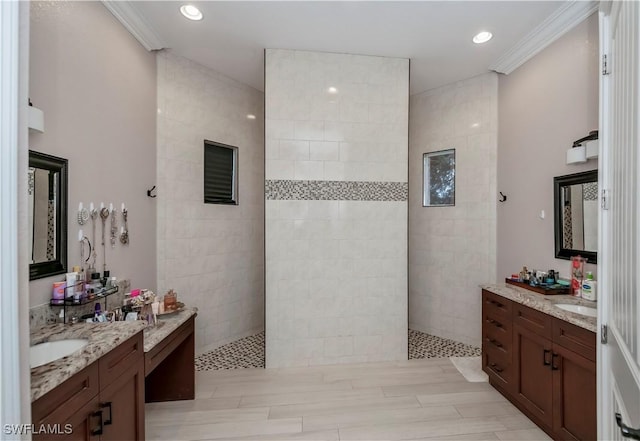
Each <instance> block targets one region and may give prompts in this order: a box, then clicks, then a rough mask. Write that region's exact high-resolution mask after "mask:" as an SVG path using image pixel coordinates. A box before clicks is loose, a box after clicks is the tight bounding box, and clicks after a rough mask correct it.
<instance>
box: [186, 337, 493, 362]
mask: <svg viewBox="0 0 640 441" xmlns="http://www.w3.org/2000/svg"><path fill="white" fill-rule="evenodd" d="M480 353H481V351H480V348H476V347H473V346H469V345H465V344H464V343H459V342H457V341H454V340H449V339H446V338H440V337H436V336H435V335H429V334H425V333H423V332H419V331H413V330H409V359H410V360H413V359H418V358H448V357H473V356H479V355H480ZM263 367H264V332H260V333H258V334H255V335H251V336H249V337H245V338H242V339H240V340H237V341H234V342H231V343H227V344H226V345H223V346H220V347H219V348H216V349H214V350H213V351H210V352H206V353H204V354H201V355H198V356H197V357H196V370H197V371H211V370H220V369H244V368H263Z"/></svg>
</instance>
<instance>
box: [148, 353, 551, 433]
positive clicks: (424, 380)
mask: <svg viewBox="0 0 640 441" xmlns="http://www.w3.org/2000/svg"><path fill="white" fill-rule="evenodd" d="M146 438H147V439H148V440H172V441H173V440H213V439H218V440H219V439H224V440H236V439H245V440H335V441H337V440H403V439H411V440H427V439H429V440H479V441H482V440H548V439H550V438H549V437H548V436H547V435H546V434H545V433H544V432H543V431H542V430H540V429H538V428H537V427H536V426H535V425H534V424H533V423H532V422H531V421H530V420H529V419H528V418H527V417H525V416H524V415H523V414H522V413H521V412H520V411H519V410H518V409H516V408H515V407H514V406H513V405H512V404H511V403H509V402H508V401H507V400H506V399H505V398H503V397H502V395H500V394H499V393H498V392H496V391H495V390H494V389H493V388H492V387H491V386H490V385H489V384H488V383H469V382H467V381H466V380H465V379H464V377H463V376H462V375H461V374H460V373H459V372H458V371H457V370H456V368H455V367H454V366H453V364H452V363H451V362H450V361H449V359H448V358H444V359H424V360H409V361H405V362H396V363H393V362H390V363H369V364H358V365H340V366H322V367H306V368H291V369H242V370H228V371H204V372H196V399H195V400H193V401H178V402H169V403H151V404H147V405H146Z"/></svg>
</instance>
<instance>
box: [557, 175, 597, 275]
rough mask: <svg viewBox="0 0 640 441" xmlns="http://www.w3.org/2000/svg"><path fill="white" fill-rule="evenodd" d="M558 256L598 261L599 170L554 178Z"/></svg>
mask: <svg viewBox="0 0 640 441" xmlns="http://www.w3.org/2000/svg"><path fill="white" fill-rule="evenodd" d="M553 192H554V229H555V243H556V258H558V259H567V260H569V259H570V258H571V256H577V255H580V256H582V257H586V258H587V263H598V170H591V171H587V172H582V173H575V174H572V175H566V176H556V177H555V178H553Z"/></svg>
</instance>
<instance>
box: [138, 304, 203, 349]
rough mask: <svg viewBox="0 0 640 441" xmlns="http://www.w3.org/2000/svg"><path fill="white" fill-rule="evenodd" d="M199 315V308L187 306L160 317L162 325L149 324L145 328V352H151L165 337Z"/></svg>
mask: <svg viewBox="0 0 640 441" xmlns="http://www.w3.org/2000/svg"><path fill="white" fill-rule="evenodd" d="M197 315H198V308H185V309H184V310H183V311H180V312H178V313H176V314H173V315H171V316H167V317H166V318H160V319H158V321H159V323H161V324H162V325H161V326H157V327H156V326H148V327H147V328H145V330H144V352H145V354H146V353H148V352H151V351H152V350H153V348H155V347H156V346H157V345H159V344H160V343H161V342H162V341H163V340H164V339H165V338H167V337H168V336H170V335H171V333H173V332H174V331H175V330H176V329H178V328H179V327H180V326H182V325H183V324H184V323H186V322H187V321H188V320H189V319H191V317H194V318H195V317H196V316H197Z"/></svg>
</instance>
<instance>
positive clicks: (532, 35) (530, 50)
mask: <svg viewBox="0 0 640 441" xmlns="http://www.w3.org/2000/svg"><path fill="white" fill-rule="evenodd" d="M598 5H599V2H598V1H581V0H572V1H567V2H566V3H565V4H564V5H562V6H560V8H558V9H557V10H556V11H555V12H554V13H553V14H551V15H550V16H549V17H547V19H546V20H545V21H543V22H542V23H540V24H539V25H538V26H536V27H535V28H534V29H533V30H532V31H531V32H529V33H528V34H527V35H526V36H525V37H524V38H523V39H522V40H520V41H519V42H518V43H516V45H515V46H513V47H512V48H511V49H509V50H508V51H507V52H506V53H505V54H504V55H502V56H501V57H500V58H499V59H498V61H496V62H495V63H493V64H492V65H491V66H489V69H490V70H493V71H496V72H498V73H503V74H507V75H508V74H510V73H511V72H513V71H514V70H516V69H517V68H518V67H520V66H522V65H523V64H524V63H525V62H526V61H527V60H529V59H530V58H532V57H533V56H534V55H536V54H537V53H538V52H540V51H541V50H543V49H544V48H546V47H547V46H549V45H550V44H551V43H553V42H554V41H556V40H557V39H558V38H560V37H561V36H563V35H564V34H566V33H567V32H569V31H570V30H571V29H573V28H574V27H575V26H576V25H578V24H580V23H581V22H582V21H584V20H585V19H586V18H587V17H589V16H590V15H591V14H593V13H594V12H596V11H597V10H598Z"/></svg>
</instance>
